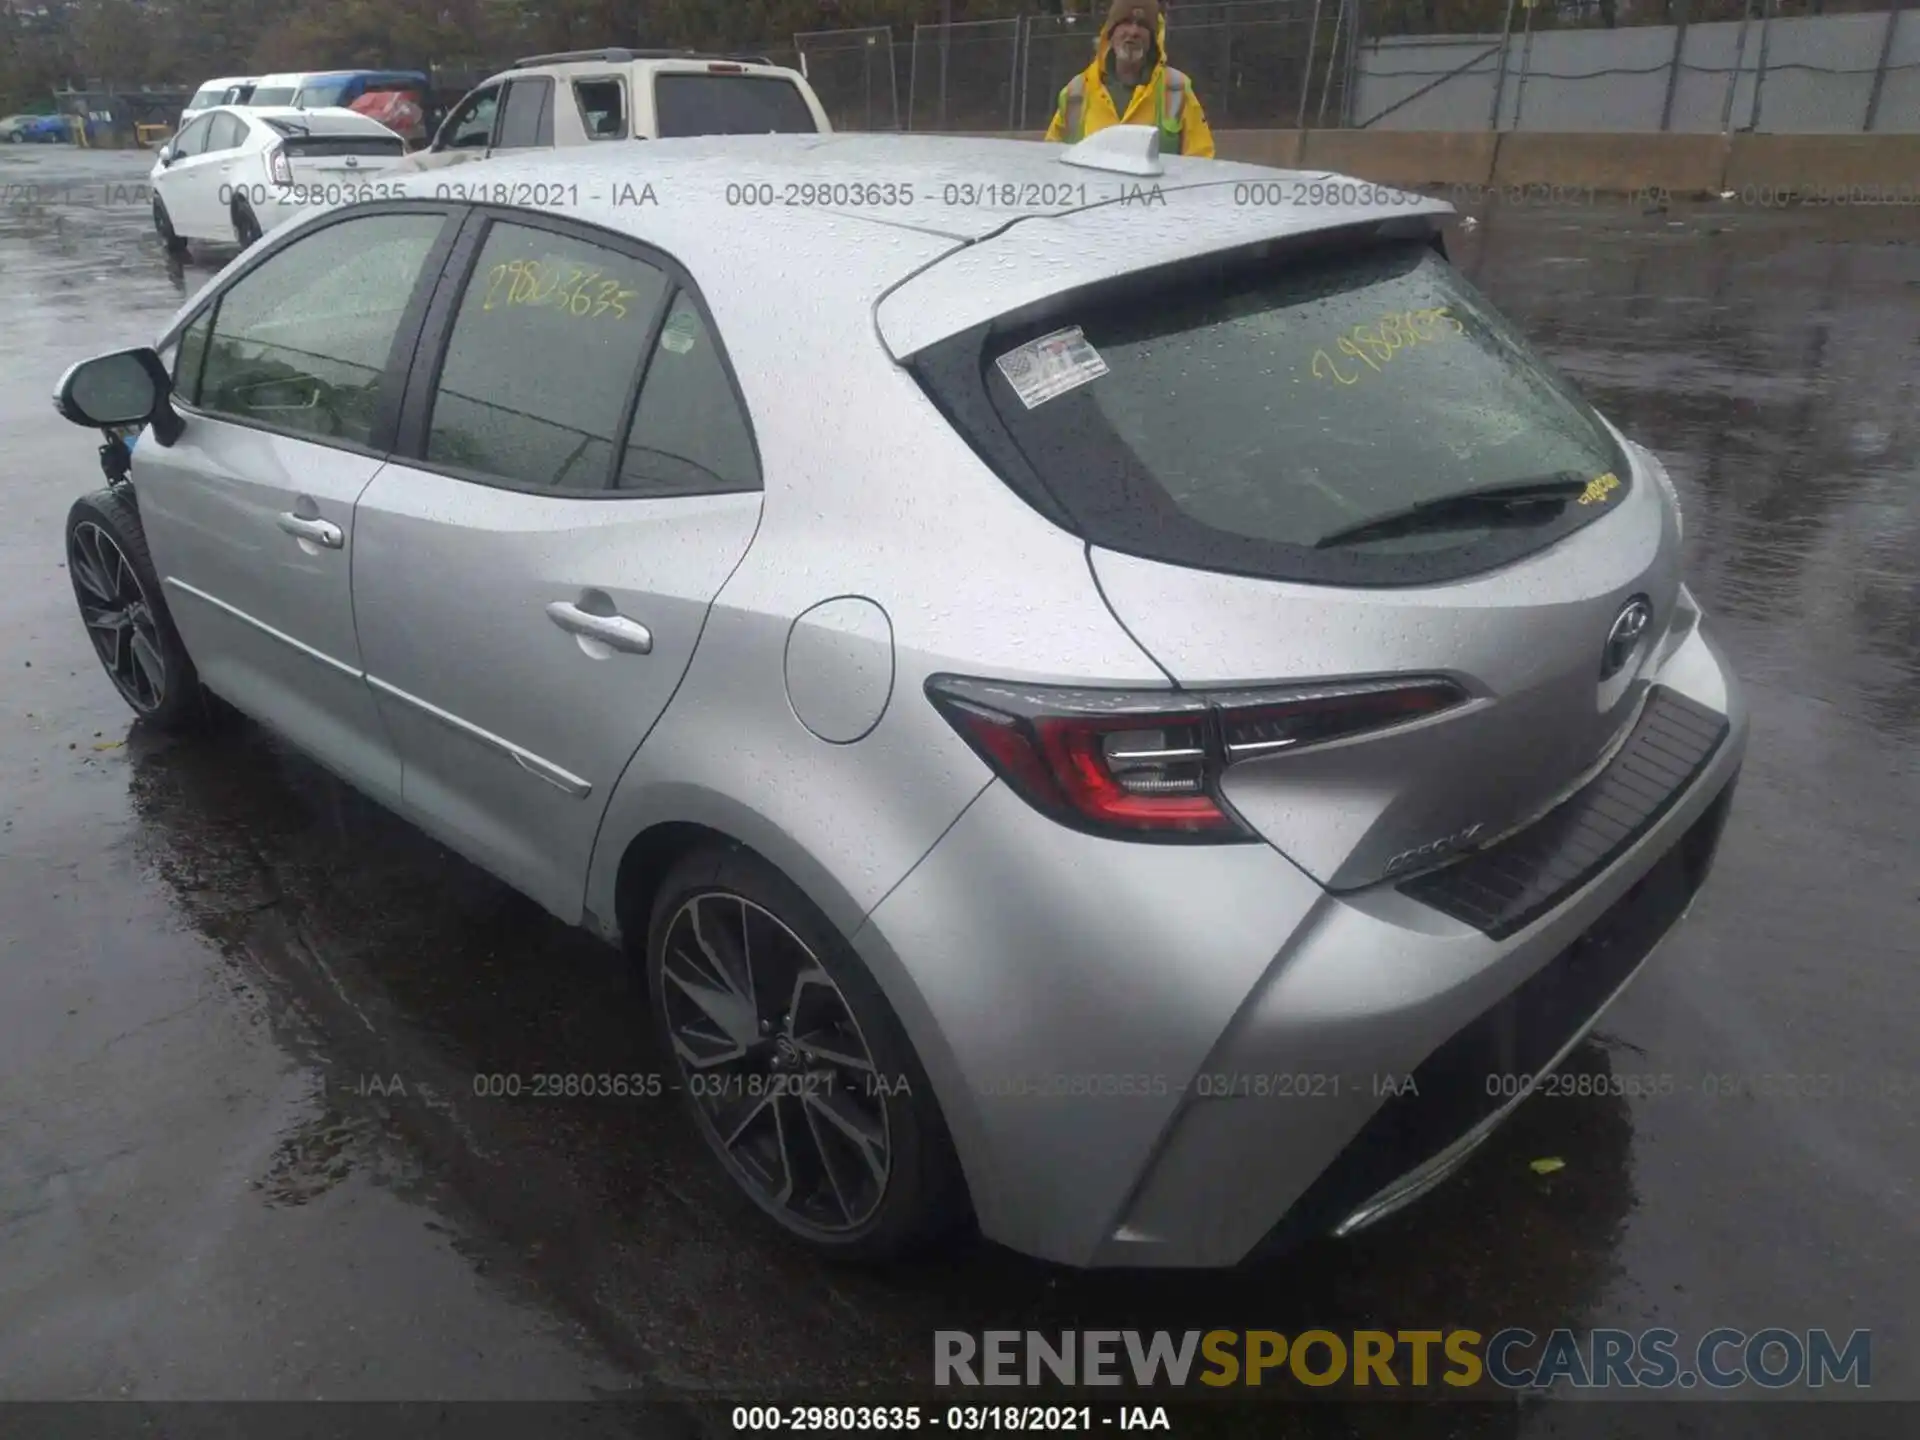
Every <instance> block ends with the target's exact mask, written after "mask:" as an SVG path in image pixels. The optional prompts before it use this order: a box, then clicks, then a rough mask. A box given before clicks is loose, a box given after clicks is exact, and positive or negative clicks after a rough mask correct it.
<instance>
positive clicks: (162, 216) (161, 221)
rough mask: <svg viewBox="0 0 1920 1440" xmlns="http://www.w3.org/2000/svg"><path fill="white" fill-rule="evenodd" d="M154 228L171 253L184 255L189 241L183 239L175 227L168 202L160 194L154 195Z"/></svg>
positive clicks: (162, 243)
mask: <svg viewBox="0 0 1920 1440" xmlns="http://www.w3.org/2000/svg"><path fill="white" fill-rule="evenodd" d="M153 228H154V230H155V232H156V233H158V234H159V236H160V243H161V245H163V246H164V247H165V248H166V252H167V253H168V254H169V255H184V254H185V253H186V249H187V242H186V241H185V240H182V239H181V238H180V237H179V236H178V235H177V234H175V233H174V229H173V216H171V215H169V214H168V213H167V206H166V202H165V201H163V200H162V199H161V198H160V197H159V196H158V195H156V196H154V197H153Z"/></svg>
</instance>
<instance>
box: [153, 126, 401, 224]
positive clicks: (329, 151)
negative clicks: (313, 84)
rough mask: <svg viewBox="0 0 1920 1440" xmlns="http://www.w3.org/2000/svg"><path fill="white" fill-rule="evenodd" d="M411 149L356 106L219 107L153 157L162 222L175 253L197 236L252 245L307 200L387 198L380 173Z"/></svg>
mask: <svg viewBox="0 0 1920 1440" xmlns="http://www.w3.org/2000/svg"><path fill="white" fill-rule="evenodd" d="M406 153H407V147H406V142H405V141H403V140H402V139H401V138H400V137H399V136H398V135H396V134H394V132H393V131H391V130H389V129H388V128H387V127H386V126H384V125H382V124H381V123H380V122H379V121H377V120H372V119H369V118H368V117H367V116H365V115H359V114H356V113H354V112H353V111H351V110H341V109H335V108H329V109H323V110H296V109H293V108H292V107H291V106H280V107H278V108H276V109H272V110H262V109H258V108H255V107H253V106H245V105H221V106H216V107H215V108H214V109H212V110H209V111H208V112H206V113H205V114H203V115H199V116H197V117H195V118H194V119H193V120H191V121H189V122H188V123H187V126H186V128H185V129H183V130H182V131H181V132H180V133H179V134H178V135H176V136H174V138H173V139H172V140H171V141H169V142H168V143H167V144H166V145H165V146H163V147H162V148H161V151H160V154H159V157H158V158H157V159H156V160H155V161H154V165H153V170H152V173H151V175H150V176H149V181H150V183H151V185H152V187H153V228H154V229H155V230H157V231H158V232H159V234H160V240H161V243H163V244H164V245H165V246H166V247H167V248H168V249H169V250H173V251H179V250H183V249H185V248H186V245H187V242H188V241H190V240H208V241H215V242H218V243H223V244H224V243H237V244H240V245H251V244H252V243H253V242H254V241H255V240H258V239H259V238H260V237H261V236H262V235H263V234H265V233H266V232H267V231H269V230H271V229H273V228H274V227H275V226H277V225H279V224H280V223H281V222H282V221H284V220H285V219H287V218H288V217H289V216H291V215H293V214H294V213H296V212H297V211H299V210H302V209H304V208H306V207H307V206H308V205H316V204H318V205H340V204H347V203H350V202H352V201H356V200H371V199H377V198H379V197H380V196H381V194H382V193H383V192H382V190H381V187H380V185H379V178H378V177H379V176H381V175H382V174H383V173H384V172H386V171H388V170H390V169H392V168H393V167H394V166H396V165H398V164H399V163H400V162H401V161H402V160H403V159H405V158H406Z"/></svg>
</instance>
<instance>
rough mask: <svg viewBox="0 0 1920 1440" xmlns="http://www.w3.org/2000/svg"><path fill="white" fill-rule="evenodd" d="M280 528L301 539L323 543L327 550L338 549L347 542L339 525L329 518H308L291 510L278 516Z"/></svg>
mask: <svg viewBox="0 0 1920 1440" xmlns="http://www.w3.org/2000/svg"><path fill="white" fill-rule="evenodd" d="M280 528H281V529H282V530H284V531H286V532H287V534H289V535H292V536H295V537H297V538H299V539H301V540H311V541H312V542H313V543H314V544H316V545H324V546H326V547H327V549H329V550H338V549H339V548H340V547H341V546H342V545H344V544H346V543H347V537H346V535H345V534H344V533H342V531H341V529H340V527H339V526H338V525H335V524H334V523H333V522H332V521H331V520H309V519H307V517H306V516H304V515H295V514H294V513H293V512H292V511H288V512H287V513H286V514H284V515H282V516H281V517H280Z"/></svg>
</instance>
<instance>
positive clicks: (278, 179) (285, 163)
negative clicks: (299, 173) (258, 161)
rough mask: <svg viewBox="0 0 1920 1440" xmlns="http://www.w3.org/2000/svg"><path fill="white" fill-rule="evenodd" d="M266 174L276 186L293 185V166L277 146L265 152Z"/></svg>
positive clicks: (285, 153)
mask: <svg viewBox="0 0 1920 1440" xmlns="http://www.w3.org/2000/svg"><path fill="white" fill-rule="evenodd" d="M267 174H268V176H269V177H270V178H271V179H272V181H273V183H274V184H276V185H292V184H293V164H292V162H291V161H289V160H288V159H287V152H286V151H285V150H282V149H281V148H280V147H279V146H278V145H276V146H274V147H273V149H271V150H269V151H268V152H267Z"/></svg>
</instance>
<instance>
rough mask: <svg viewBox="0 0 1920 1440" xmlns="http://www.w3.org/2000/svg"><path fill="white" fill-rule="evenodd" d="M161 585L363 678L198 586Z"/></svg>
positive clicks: (179, 582)
mask: <svg viewBox="0 0 1920 1440" xmlns="http://www.w3.org/2000/svg"><path fill="white" fill-rule="evenodd" d="M161 583H162V584H164V585H167V586H170V587H171V588H173V589H174V590H177V591H179V592H180V593H181V594H182V595H191V596H192V597H193V598H194V599H196V600H201V601H204V602H205V603H207V604H208V605H211V606H213V608H214V609H216V610H219V611H222V612H224V613H225V614H228V615H231V616H232V617H233V618H234V619H236V620H238V621H240V622H242V623H243V624H246V625H251V626H252V627H253V628H254V629H255V630H258V631H259V632H260V633H261V634H262V635H270V636H272V637H273V638H274V639H275V640H278V641H279V642H280V643H281V644H282V645H286V646H289V647H291V648H292V649H295V650H298V651H299V652H300V653H301V654H302V655H304V656H306V657H307V658H308V659H309V660H318V661H319V662H320V663H321V664H322V665H328V666H331V667H332V668H333V669H335V670H338V671H339V672H340V673H341V674H342V675H351V676H352V677H353V678H354V679H356V680H358V679H360V678H362V677H361V674H360V672H359V671H358V670H356V669H355V668H354V667H353V666H351V665H349V664H347V663H346V662H345V661H343V660H336V659H334V658H333V656H331V655H329V654H327V653H326V651H324V650H316V649H314V648H313V646H311V645H309V644H307V643H306V642H305V641H301V640H296V639H294V638H293V636H291V635H289V634H287V633H286V632H285V631H283V630H276V629H274V628H273V626H271V625H269V624H267V623H266V621H264V620H256V619H254V618H253V616H251V615H249V614H247V612H246V611H244V610H240V609H236V608H235V607H234V606H232V605H229V604H228V603H227V602H226V601H224V600H221V599H219V598H217V597H216V596H213V595H209V594H208V593H207V592H206V591H204V590H202V589H200V588H198V587H197V586H193V585H189V584H188V583H187V582H186V581H184V580H176V579H174V578H173V576H171V575H169V576H167V578H166V579H165V580H164V581H162V582H161Z"/></svg>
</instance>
